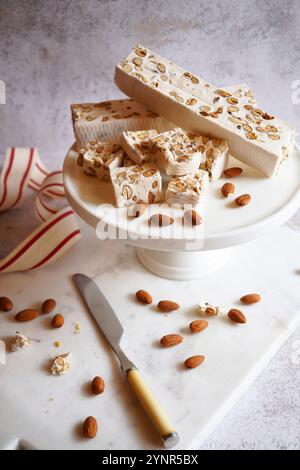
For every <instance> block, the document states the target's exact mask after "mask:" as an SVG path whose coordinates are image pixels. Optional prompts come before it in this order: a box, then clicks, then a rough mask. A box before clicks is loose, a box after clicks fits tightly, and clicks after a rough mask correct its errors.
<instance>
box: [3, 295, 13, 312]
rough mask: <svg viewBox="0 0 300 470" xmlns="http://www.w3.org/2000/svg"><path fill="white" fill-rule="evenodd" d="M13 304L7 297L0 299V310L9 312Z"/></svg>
mask: <svg viewBox="0 0 300 470" xmlns="http://www.w3.org/2000/svg"><path fill="white" fill-rule="evenodd" d="M13 306H14V305H13V303H12V301H11V300H10V299H9V298H8V297H0V310H2V312H9V311H10V310H12V308H13Z"/></svg>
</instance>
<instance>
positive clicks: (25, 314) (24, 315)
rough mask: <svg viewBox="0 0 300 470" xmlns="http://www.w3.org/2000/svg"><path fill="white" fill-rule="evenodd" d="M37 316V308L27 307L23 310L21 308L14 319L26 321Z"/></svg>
mask: <svg viewBox="0 0 300 470" xmlns="http://www.w3.org/2000/svg"><path fill="white" fill-rule="evenodd" d="M38 316H39V312H38V311H37V310H34V309H33V308H27V309H25V310H21V312H19V313H18V314H17V315H16V316H15V319H16V320H17V321H19V322H26V321H31V320H34V319H35V318H36V317H38Z"/></svg>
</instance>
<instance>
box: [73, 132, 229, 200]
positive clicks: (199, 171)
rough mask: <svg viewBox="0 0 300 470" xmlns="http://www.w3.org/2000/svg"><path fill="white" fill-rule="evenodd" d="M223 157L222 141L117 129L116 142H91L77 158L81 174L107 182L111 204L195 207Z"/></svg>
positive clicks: (217, 173)
mask: <svg viewBox="0 0 300 470" xmlns="http://www.w3.org/2000/svg"><path fill="white" fill-rule="evenodd" d="M227 161H228V146H227V144H226V142H225V141H222V140H218V139H209V138H207V137H204V136H201V135H200V134H195V133H185V132H184V131H183V130H182V129H181V128H174V129H172V130H169V131H164V132H159V131H158V130H156V129H149V130H140V131H123V132H122V135H121V138H120V142H119V143H115V142H101V141H99V140H92V141H90V142H88V143H87V144H85V146H84V147H83V148H82V149H80V150H79V152H78V156H77V165H78V166H79V167H80V168H81V170H82V171H83V172H84V173H85V174H87V175H94V176H97V177H98V178H100V179H104V180H106V181H108V182H110V183H111V184H112V186H113V190H114V195H115V202H116V206H117V207H124V206H130V205H132V204H135V203H145V204H153V203H156V202H160V201H164V200H166V201H167V203H168V204H169V205H177V206H178V205H179V206H184V205H185V204H192V205H197V204H198V203H199V202H200V199H201V197H202V194H203V192H204V191H205V188H206V187H207V184H208V181H209V180H211V181H214V180H216V179H218V178H219V177H220V176H221V175H222V172H223V170H224V168H225V167H226V164H227ZM163 180H165V181H166V183H165V184H166V190H165V191H163Z"/></svg>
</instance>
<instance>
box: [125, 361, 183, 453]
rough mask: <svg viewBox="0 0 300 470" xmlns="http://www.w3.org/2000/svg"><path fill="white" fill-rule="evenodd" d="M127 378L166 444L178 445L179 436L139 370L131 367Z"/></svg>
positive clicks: (166, 445) (170, 445)
mask: <svg viewBox="0 0 300 470" xmlns="http://www.w3.org/2000/svg"><path fill="white" fill-rule="evenodd" d="M126 378H127V381H128V382H129V384H130V386H131V388H132V390H133V391H134V393H135V395H136V397H137V398H138V400H139V402H140V404H141V405H142V407H143V409H144V411H145V412H146V414H147V415H148V417H149V419H150V420H151V422H152V424H153V426H154V428H155V429H156V431H157V432H158V434H159V436H160V438H161V439H162V440H163V443H164V446H165V447H167V448H168V447H173V446H174V445H176V444H177V443H178V441H179V436H178V434H177V432H176V431H175V428H174V427H173V426H172V425H171V423H170V421H169V418H168V417H167V415H166V413H165V412H164V410H163V409H162V407H161V406H160V404H159V403H158V401H157V399H156V398H155V396H154V395H153V393H152V391H151V390H150V388H149V387H148V385H147V384H146V382H145V381H144V379H143V377H142V375H141V373H140V372H139V370H137V369H134V368H132V369H129V370H128V371H127V372H126Z"/></svg>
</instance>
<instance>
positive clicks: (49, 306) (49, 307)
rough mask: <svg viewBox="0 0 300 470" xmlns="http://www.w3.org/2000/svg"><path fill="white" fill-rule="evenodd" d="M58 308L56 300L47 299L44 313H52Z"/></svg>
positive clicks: (43, 309)
mask: <svg viewBox="0 0 300 470" xmlns="http://www.w3.org/2000/svg"><path fill="white" fill-rule="evenodd" d="M55 307H56V302H55V300H54V299H47V300H45V302H44V303H43V305H42V313H50V312H52V310H54V309H55Z"/></svg>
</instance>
